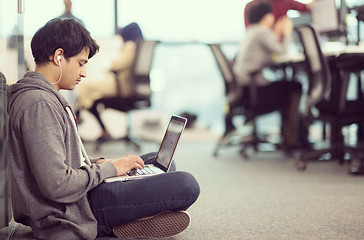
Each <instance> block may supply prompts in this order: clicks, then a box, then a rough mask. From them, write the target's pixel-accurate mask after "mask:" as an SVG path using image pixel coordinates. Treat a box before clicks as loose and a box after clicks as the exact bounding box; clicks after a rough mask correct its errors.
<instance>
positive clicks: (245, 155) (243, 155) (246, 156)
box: [240, 148, 249, 159]
mask: <svg viewBox="0 0 364 240" xmlns="http://www.w3.org/2000/svg"><path fill="white" fill-rule="evenodd" d="M240 156H242V157H243V158H245V159H248V158H249V156H248V154H247V153H246V149H244V148H243V149H241V150H240Z"/></svg>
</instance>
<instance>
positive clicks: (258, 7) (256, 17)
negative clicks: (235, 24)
mask: <svg viewBox="0 0 364 240" xmlns="http://www.w3.org/2000/svg"><path fill="white" fill-rule="evenodd" d="M268 13H272V6H271V5H270V4H269V3H267V2H257V3H254V4H252V5H251V6H250V7H249V10H248V19H249V22H250V23H258V22H259V21H260V20H262V18H263V17H264V16H265V15H267V14H268Z"/></svg>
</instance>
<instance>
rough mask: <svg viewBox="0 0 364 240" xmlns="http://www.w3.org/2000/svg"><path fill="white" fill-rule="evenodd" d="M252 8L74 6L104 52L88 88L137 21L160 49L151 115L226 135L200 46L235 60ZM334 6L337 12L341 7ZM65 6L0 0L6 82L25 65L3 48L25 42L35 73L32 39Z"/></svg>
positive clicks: (163, 3) (122, 3) (349, 19)
mask: <svg viewBox="0 0 364 240" xmlns="http://www.w3.org/2000/svg"><path fill="white" fill-rule="evenodd" d="M249 2H250V1H241V0H229V1H224V2H220V1H217V2H211V1H207V0H202V1H197V2H196V1H192V0H187V1H184V2H183V3H180V2H176V1H169V0H156V1H147V0H139V1H128V0H118V1H104V2H102V3H101V2H99V1H86V0H73V1H72V14H73V16H77V18H78V19H81V20H82V21H83V23H84V24H85V26H87V28H88V30H89V31H90V32H91V34H92V36H93V37H94V38H96V39H97V40H98V41H99V43H100V45H101V50H100V53H99V54H98V55H96V56H95V58H94V59H92V61H90V63H89V66H88V77H87V79H86V80H85V81H92V80H93V79H100V78H102V77H103V74H104V72H105V71H107V68H108V66H110V62H111V60H112V59H113V57H114V56H115V51H114V49H115V48H118V46H119V45H120V44H119V43H118V42H117V41H118V40H117V39H116V36H115V31H116V28H117V27H118V26H119V27H120V26H124V25H126V24H128V23H130V22H133V21H135V22H138V24H139V25H140V26H141V28H142V29H143V34H144V36H145V38H146V39H153V40H160V41H162V42H163V43H164V44H160V45H159V46H157V49H156V52H155V57H154V61H153V67H152V71H151V87H152V90H153V95H152V109H158V110H161V111H166V112H167V113H168V114H169V113H172V112H173V113H183V112H188V113H191V114H194V115H197V121H196V124H197V125H198V126H201V127H203V128H209V129H210V130H211V131H212V132H214V133H216V134H220V133H222V131H223V124H222V118H223V113H222V111H223V105H224V83H223V81H222V79H221V76H220V73H219V71H218V69H217V67H216V64H215V63H214V60H213V56H212V54H211V52H210V51H209V49H208V48H207V46H206V45H205V44H204V43H211V42H219V43H222V44H224V46H223V47H224V51H225V53H226V54H227V56H228V57H229V58H233V57H234V56H235V54H236V52H237V50H238V43H239V41H240V40H241V39H243V37H244V33H245V29H244V20H243V9H244V7H245V5H246V4H247V3H249ZM298 2H302V3H308V2H311V1H305V0H301V1H298ZM335 2H336V4H337V5H340V0H336V1H335ZM69 3H70V1H68V0H67V1H62V0H59V1H52V2H50V1H44V0H32V1H31V2H28V1H25V4H24V6H23V7H24V10H25V11H24V14H18V13H17V12H18V11H17V8H18V6H17V2H16V1H12V2H7V1H5V0H1V1H0V9H1V15H0V36H1V39H2V41H1V53H2V54H1V56H0V58H1V59H0V69H3V71H4V72H5V73H4V74H5V75H6V77H7V79H8V81H9V82H14V81H16V80H17V79H18V78H19V75H22V70H23V69H21V68H22V67H20V69H19V68H17V67H16V66H17V63H18V62H20V63H21V62H22V59H19V60H17V53H16V49H7V47H6V45H7V41H8V39H9V37H10V36H13V35H18V34H20V35H23V36H24V48H25V51H24V61H25V62H26V63H27V65H26V67H25V68H26V69H25V70H27V68H29V69H32V68H33V67H34V63H32V57H31V53H30V51H29V42H30V38H31V36H32V35H33V34H34V33H35V31H36V30H37V29H38V28H39V27H40V26H42V25H43V24H44V23H45V22H46V21H48V20H49V19H51V18H53V17H56V16H61V15H63V14H64V10H65V6H66V7H67V6H68V5H69ZM346 3H347V5H348V6H349V7H354V6H356V5H360V4H362V3H363V1H361V0H347V1H346ZM206 9H208V11H206ZM287 14H288V16H289V17H291V18H297V19H299V18H300V16H301V14H300V13H299V12H297V11H292V10H290V11H288V13H287ZM297 21H300V20H297ZM345 21H346V23H347V26H348V30H349V31H348V36H349V39H350V41H353V42H354V41H356V38H357V34H356V32H357V31H356V29H357V21H356V19H355V11H353V12H352V14H347V15H345ZM14 26H17V27H16V28H14ZM14 29H16V32H15V30H14ZM362 32H363V31H362ZM20 40H21V39H20ZM166 99H168V101H166ZM92 137H93V136H92Z"/></svg>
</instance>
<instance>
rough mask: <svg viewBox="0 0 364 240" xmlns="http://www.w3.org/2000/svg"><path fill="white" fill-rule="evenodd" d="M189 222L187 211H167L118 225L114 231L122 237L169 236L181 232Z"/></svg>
mask: <svg viewBox="0 0 364 240" xmlns="http://www.w3.org/2000/svg"><path fill="white" fill-rule="evenodd" d="M189 224H190V215H189V214H188V213H187V212H185V211H176V212H165V213H161V214H158V215H155V216H152V217H149V218H144V219H139V220H135V221H132V222H129V223H125V224H122V225H119V226H116V227H114V228H113V232H114V234H115V236H116V237H117V238H122V239H133V238H168V237H173V236H176V235H178V234H180V233H181V232H183V231H184V230H185V229H186V228H187V227H188V226H189Z"/></svg>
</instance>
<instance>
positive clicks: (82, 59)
mask: <svg viewBox="0 0 364 240" xmlns="http://www.w3.org/2000/svg"><path fill="white" fill-rule="evenodd" d="M89 52H90V49H85V50H83V51H81V52H80V53H79V54H78V55H76V56H73V57H71V58H69V59H68V61H67V60H64V61H61V66H62V79H61V81H60V82H59V84H58V85H59V87H60V89H64V90H73V89H74V88H75V86H76V85H77V84H79V83H80V82H81V79H82V78H85V77H86V76H87V74H86V66H85V65H86V63H87V62H88V55H89ZM63 59H64V58H63Z"/></svg>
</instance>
